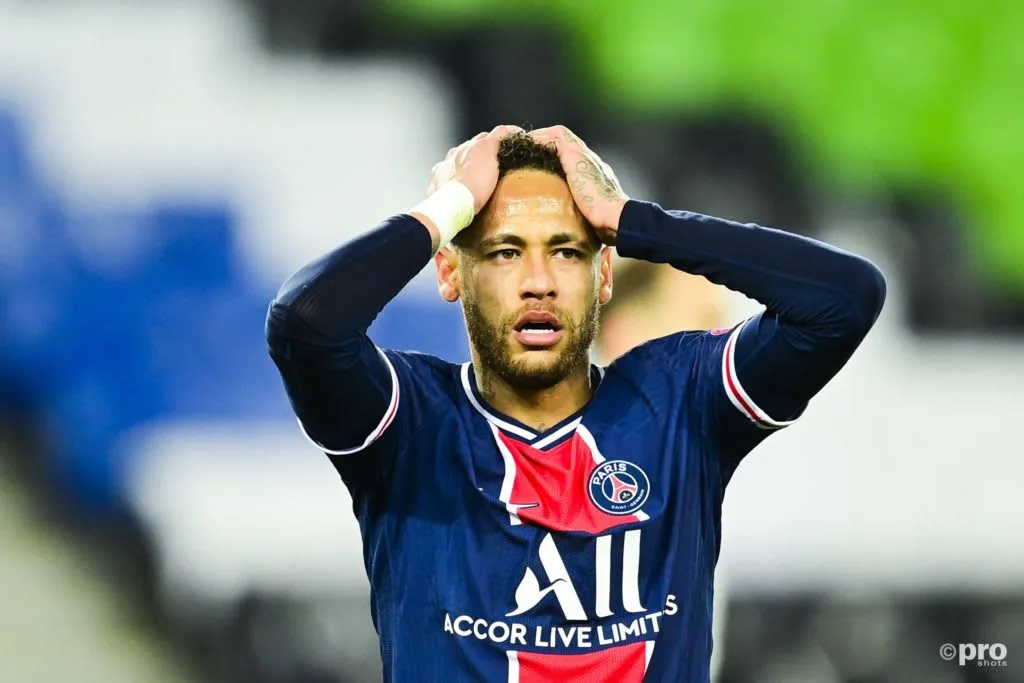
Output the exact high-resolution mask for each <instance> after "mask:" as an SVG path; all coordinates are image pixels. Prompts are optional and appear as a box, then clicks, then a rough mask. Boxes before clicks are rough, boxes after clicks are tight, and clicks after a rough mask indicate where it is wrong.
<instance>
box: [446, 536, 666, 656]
mask: <svg viewBox="0 0 1024 683" xmlns="http://www.w3.org/2000/svg"><path fill="white" fill-rule="evenodd" d="M640 538H641V530H640V529H631V530H629V531H626V532H625V533H624V534H623V535H622V558H621V561H620V562H615V563H613V562H612V550H613V542H612V536H611V535H610V534H609V535H604V536H598V537H597V538H595V539H594V543H595V544H596V549H595V550H596V552H595V566H594V575H593V581H594V585H593V589H594V590H593V594H594V604H593V605H592V606H591V605H587V606H584V604H583V601H582V600H581V599H580V594H579V592H578V591H577V588H576V584H575V583H574V582H573V578H572V576H570V574H569V571H568V569H567V568H566V566H565V562H564V560H563V559H562V556H561V554H560V553H559V551H558V546H557V545H556V544H555V539H554V537H553V536H552V535H551V534H550V533H548V534H545V535H544V538H543V540H542V541H541V543H540V547H539V548H538V556H539V560H540V566H541V569H542V570H543V571H542V572H541V573H542V574H543V577H538V575H537V573H535V572H534V571H533V570H532V569H530V568H529V567H527V569H526V572H525V574H524V576H523V578H522V580H521V581H520V582H519V585H518V586H517V587H516V590H515V595H514V596H513V600H514V602H515V609H513V610H512V611H510V612H508V613H507V614H505V615H504V617H505V618H504V619H500V618H499V619H497V620H489V619H483V618H479V617H474V616H471V615H466V614H461V615H452V614H450V613H445V619H444V630H445V632H446V633H449V634H451V635H454V636H458V637H463V638H465V637H473V638H476V639H478V640H487V641H490V642H492V643H498V644H506V643H507V644H508V645H510V646H512V647H526V646H530V647H535V648H569V649H582V650H586V649H590V648H595V647H596V648H602V647H607V646H610V645H615V644H619V643H625V642H630V641H636V640H642V639H650V638H651V637H652V636H655V635H656V634H657V633H658V632H659V631H660V630H661V620H662V619H663V618H666V617H671V616H674V615H675V614H676V613H677V612H678V611H679V607H678V605H677V603H676V596H675V595H672V594H669V595H667V596H666V598H665V602H664V604H663V605H661V607H660V609H655V610H653V611H651V610H649V608H648V607H645V606H644V605H643V604H642V603H641V600H640V585H639V568H640ZM613 566H614V567H616V569H615V570H613ZM620 572H621V576H620V577H615V576H614V575H615V574H619V573H620ZM586 578H587V579H589V578H590V577H586ZM614 578H621V604H618V605H615V606H614V607H613V605H612V595H613V593H614V592H613V590H612V581H613V580H614ZM542 580H543V581H544V584H542ZM579 580H584V577H580V576H578V577H577V581H579ZM545 600H554V601H555V602H556V604H557V605H558V607H559V609H560V610H561V612H562V617H563V618H564V621H562V623H556V624H554V625H548V626H537V625H535V624H534V625H530V626H528V625H527V624H524V623H522V622H520V621H518V620H516V619H515V617H519V616H522V615H524V614H527V613H528V612H531V611H532V610H534V609H535V608H537V607H538V605H540V604H541V603H542V602H544V601H545Z"/></svg>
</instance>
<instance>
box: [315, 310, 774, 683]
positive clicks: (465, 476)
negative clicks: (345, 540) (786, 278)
mask: <svg viewBox="0 0 1024 683" xmlns="http://www.w3.org/2000/svg"><path fill="white" fill-rule="evenodd" d="M741 328H742V326H740V327H737V328H736V329H735V330H734V331H732V333H720V332H706V333H679V334H677V335H672V336H669V337H665V338H662V339H658V340H655V341H652V342H648V343H647V344H644V345H642V346H640V347H637V348H636V349H634V350H632V351H631V352H629V353H627V354H625V355H624V356H622V357H621V358H619V359H617V360H616V361H614V362H613V363H611V364H610V365H609V366H608V367H607V368H601V367H597V366H591V385H592V387H593V388H594V390H593V394H592V397H591V399H590V400H589V402H588V403H587V404H586V405H585V406H584V407H583V408H582V409H581V410H580V411H578V412H577V413H576V414H574V415H572V416H570V417H568V418H566V419H565V420H563V421H562V422H560V423H558V424H555V425H553V426H551V427H550V428H548V429H546V430H545V431H543V432H537V431H536V430H534V429H532V428H530V427H528V426H526V425H525V424H523V423H521V422H518V421H516V420H515V419H513V418H510V417H508V416H505V415H502V414H501V413H499V412H497V411H495V410H494V409H492V408H491V407H489V406H488V405H487V403H486V402H485V401H484V399H483V398H482V397H481V396H480V393H479V392H478V390H477V385H476V379H475V374H474V368H473V366H472V365H471V364H470V363H466V364H463V365H454V364H451V363H448V362H445V361H442V360H440V359H438V358H436V357H433V356H428V355H424V354H419V353H409V352H395V351H390V350H387V351H380V352H379V353H380V354H381V355H382V357H383V358H384V359H385V360H386V364H387V366H388V369H389V371H390V374H391V382H392V392H391V401H390V404H389V405H388V408H387V410H386V412H385V414H384V415H383V418H382V419H381V420H380V422H379V424H378V425H377V428H376V429H375V430H374V431H373V433H371V434H370V435H369V437H368V438H367V439H366V442H365V443H364V444H363V445H362V446H360V447H359V448H356V449H353V450H351V451H335V452H332V451H329V450H327V449H324V450H327V452H328V453H329V454H332V462H333V463H334V464H335V466H336V467H337V468H338V470H339V472H340V473H341V476H342V478H343V479H344V481H345V483H346V485H347V486H348V487H349V489H350V490H351V493H352V496H353V500H354V505H355V510H356V514H357V516H358V519H359V523H360V527H361V531H362V535H363V541H364V560H365V564H366V570H367V573H368V575H369V578H370V583H371V589H372V593H371V602H372V605H371V610H372V615H373V620H374V625H375V627H376V629H377V632H378V633H379V636H380V641H381V652H382V655H383V664H384V674H385V680H388V681H392V680H393V681H502V682H504V681H508V682H509V683H518V682H523V683H548V682H555V681H566V680H572V681H588V682H590V683H640V682H642V681H707V680H708V675H709V674H708V667H709V660H710V655H711V647H712V643H711V609H712V591H713V576H714V568H715V563H716V560H717V557H718V552H719V539H720V527H719V524H720V511H721V504H722V494H723V490H724V487H725V483H726V481H727V479H728V477H729V475H730V474H731V472H732V468H733V467H734V466H735V463H736V462H737V461H738V459H739V457H740V456H742V454H743V453H744V452H745V451H747V450H749V448H750V447H752V445H753V444H754V443H755V442H756V441H757V440H758V439H760V438H762V437H763V435H764V434H765V433H767V432H766V428H767V429H770V428H773V427H780V426H783V425H784V424H785V423H778V422H773V421H772V420H771V419H770V418H768V417H767V415H764V414H763V413H762V411H760V409H759V408H758V407H757V406H756V405H754V403H753V402H752V401H751V400H750V399H749V397H748V396H746V395H745V393H744V391H743V389H742V387H741V386H740V385H739V383H738V380H737V378H736V376H735V373H734V372H733V371H732V370H731V365H730V363H731V357H732V350H733V348H734V345H735V340H736V338H737V336H738V334H739V332H740V330H741ZM716 413H724V414H716ZM730 451H734V452H730Z"/></svg>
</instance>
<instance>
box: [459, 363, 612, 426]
mask: <svg viewBox="0 0 1024 683" xmlns="http://www.w3.org/2000/svg"><path fill="white" fill-rule="evenodd" d="M473 367H474V370H475V373H474V374H475V375H476V386H477V389H478V390H479V391H480V395H481V396H482V397H483V398H484V400H485V401H487V403H488V404H489V405H490V406H491V407H492V408H494V409H495V410H497V411H499V412H501V413H503V414H505V415H508V416H509V417H511V418H514V419H516V420H519V421H520V422H522V423H523V424H526V425H529V426H530V427H532V428H533V429H535V430H537V431H538V432H542V431H545V430H546V429H548V428H549V427H551V426H552V425H555V424H558V423H559V422H561V421H562V420H564V419H565V418H567V417H569V416H570V415H572V414H573V413H575V412H576V411H578V410H579V409H580V408H582V407H583V406H584V405H586V403H587V401H589V400H590V395H591V393H592V392H593V387H591V385H590V364H589V363H587V365H585V366H583V367H581V368H579V369H577V370H576V371H574V372H573V373H571V374H570V375H569V376H568V377H566V378H565V379H563V380H562V381H561V382H559V383H558V384H556V385H554V386H552V387H548V388H546V389H531V390H524V389H519V388H516V387H513V386H511V385H509V384H508V382H506V381H505V380H504V379H502V378H501V377H499V376H498V375H496V374H495V373H493V372H490V371H488V370H486V369H484V368H483V367H481V366H480V364H478V363H474V364H473Z"/></svg>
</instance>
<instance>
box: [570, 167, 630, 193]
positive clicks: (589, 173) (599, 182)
mask: <svg viewBox="0 0 1024 683" xmlns="http://www.w3.org/2000/svg"><path fill="white" fill-rule="evenodd" d="M575 170H576V174H575V175H574V177H573V179H572V181H571V182H572V188H573V190H575V191H576V192H577V193H579V194H580V195H581V198H582V200H583V202H584V203H585V204H593V203H594V197H593V196H592V195H590V194H584V191H585V190H588V189H591V188H588V184H590V183H593V184H594V186H595V187H594V191H596V192H597V193H599V194H600V195H601V196H602V197H603V198H605V199H615V198H616V197H618V196H619V195H621V194H622V190H621V189H619V186H618V183H616V182H615V180H614V179H613V178H611V177H609V175H608V174H607V173H605V172H604V170H603V169H601V168H600V167H599V166H598V165H597V164H596V163H594V162H593V161H592V160H590V159H580V160H579V161H578V162H576V169H575Z"/></svg>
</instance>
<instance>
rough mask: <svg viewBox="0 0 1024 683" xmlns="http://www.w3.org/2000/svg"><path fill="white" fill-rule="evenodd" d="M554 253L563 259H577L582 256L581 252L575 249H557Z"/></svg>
mask: <svg viewBox="0 0 1024 683" xmlns="http://www.w3.org/2000/svg"><path fill="white" fill-rule="evenodd" d="M556 253H557V254H558V255H559V256H560V257H562V258H564V259H578V258H580V257H582V256H583V252H581V251H578V250H576V249H559V250H558V251H557V252H556Z"/></svg>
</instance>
